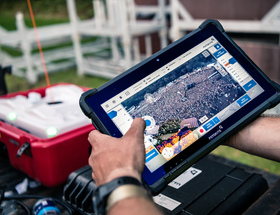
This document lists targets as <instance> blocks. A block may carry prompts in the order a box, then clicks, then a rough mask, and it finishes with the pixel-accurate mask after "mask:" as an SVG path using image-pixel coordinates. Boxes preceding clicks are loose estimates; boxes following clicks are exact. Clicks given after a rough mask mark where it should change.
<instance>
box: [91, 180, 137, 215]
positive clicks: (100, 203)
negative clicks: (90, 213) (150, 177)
mask: <svg viewBox="0 0 280 215" xmlns="http://www.w3.org/2000/svg"><path fill="white" fill-rule="evenodd" d="M126 184H133V185H139V186H142V184H141V182H140V181H139V180H137V179H136V178H133V177H120V178H117V179H115V180H113V181H110V182H109V183H107V184H104V185H102V186H100V187H98V188H97V189H96V190H95V192H94V193H93V198H92V201H93V207H94V214H95V215H103V214H105V212H106V210H105V208H106V204H107V200H108V197H109V195H110V194H111V193H112V192H113V191H114V190H115V189H116V188H118V187H119V186H122V185H126Z"/></svg>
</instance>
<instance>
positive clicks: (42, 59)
mask: <svg viewBox="0 0 280 215" xmlns="http://www.w3.org/2000/svg"><path fill="white" fill-rule="evenodd" d="M27 4H28V8H29V13H30V16H31V20H32V24H33V28H34V31H35V35H36V40H37V44H38V48H39V52H40V57H41V61H42V64H43V69H44V73H45V78H46V82H47V86H48V87H50V86H51V84H50V79H49V75H48V71H47V67H46V63H45V58H44V55H43V50H42V46H41V43H40V39H39V36H38V31H37V27H36V22H35V18H34V14H33V11H32V7H31V3H30V0H27Z"/></svg>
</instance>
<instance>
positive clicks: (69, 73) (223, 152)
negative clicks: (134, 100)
mask: <svg viewBox="0 0 280 215" xmlns="http://www.w3.org/2000/svg"><path fill="white" fill-rule="evenodd" d="M55 2H56V7H50V6H51V5H52V4H53V3H52V1H32V4H33V6H34V7H33V11H34V14H35V18H36V23H37V26H42V25H47V24H53V23H61V22H66V21H68V17H67V11H66V3H65V0H57V1H55ZM79 4H80V5H77V7H78V10H79V12H78V13H79V14H81V15H83V16H84V18H86V17H89V16H90V14H92V11H89V10H88V9H89V8H91V10H92V7H91V6H90V7H89V6H88V5H89V4H91V0H90V1H89V0H86V1H80V2H79ZM86 9H87V10H86ZM18 10H19V11H23V12H24V14H25V19H26V23H27V25H28V26H29V27H31V26H32V25H31V20H30V17H29V16H28V9H27V5H26V1H10V0H9V1H8V0H3V1H0V25H1V26H3V27H5V28H6V29H7V30H14V29H15V17H14V14H15V13H16V11H18ZM49 77H50V82H51V84H55V83H60V82H67V83H73V84H77V85H79V86H86V87H91V88H95V87H98V86H100V85H102V84H104V83H106V82H107V81H108V80H107V79H103V78H98V77H92V76H83V77H81V76H77V74H76V69H70V70H66V71H61V72H58V73H53V74H50V75H49ZM6 82H7V87H8V92H10V93H11V92H17V91H21V90H27V89H31V88H36V87H41V86H46V81H45V78H44V77H43V76H42V77H40V79H39V81H38V82H37V83H36V84H35V85H32V86H31V85H29V84H28V82H27V81H26V80H25V79H23V78H18V77H15V76H12V75H7V76H6ZM213 153H214V154H215V155H219V156H222V157H226V158H229V159H232V160H235V161H238V162H241V163H243V164H247V165H250V166H254V167H257V168H260V169H264V170H266V171H268V172H271V173H274V174H278V175H280V164H279V163H277V162H273V161H269V160H266V159H263V158H259V157H256V156H252V155H249V154H246V153H243V152H240V151H238V150H235V149H232V148H230V147H226V146H220V147H218V148H217V149H216V150H214V152H213Z"/></svg>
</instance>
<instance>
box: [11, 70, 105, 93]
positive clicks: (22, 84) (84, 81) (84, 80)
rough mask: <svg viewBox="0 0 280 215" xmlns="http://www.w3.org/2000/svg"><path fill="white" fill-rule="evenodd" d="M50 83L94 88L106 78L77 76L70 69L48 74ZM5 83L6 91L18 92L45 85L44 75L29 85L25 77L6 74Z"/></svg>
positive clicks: (74, 71)
mask: <svg viewBox="0 0 280 215" xmlns="http://www.w3.org/2000/svg"><path fill="white" fill-rule="evenodd" d="M49 79H50V83H51V84H56V83H62V82H63V83H72V84H77V85H79V86H84V87H90V88H96V87H99V86H100V85H102V84H104V83H106V82H107V81H108V79H104V78H99V77H93V76H78V75H77V72H76V69H70V70H65V71H60V72H56V73H51V74H49ZM6 84H7V88H8V92H9V93H12V92H18V91H21V90H28V89H32V88H37V87H43V86H47V82H46V79H45V76H42V77H39V81H38V82H37V83H36V84H34V85H30V84H29V83H28V82H27V80H26V79H25V78H19V77H16V76H13V75H6Z"/></svg>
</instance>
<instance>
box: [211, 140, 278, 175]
mask: <svg viewBox="0 0 280 215" xmlns="http://www.w3.org/2000/svg"><path fill="white" fill-rule="evenodd" d="M212 153H213V154H214V155H218V156H221V157H224V158H227V159H230V160H234V161H236V162H240V163H242V164H245V165H248V166H253V167H256V168H259V169H262V170H265V171H267V172H270V173H273V174H276V175H280V163H278V162H275V161H271V160H268V159H265V158H261V157H257V156H254V155H251V154H247V153H245V152H241V151H239V150H237V149H234V148H231V147H228V146H224V145H221V146H219V147H218V148H217V149H215V150H214V151H213V152H212Z"/></svg>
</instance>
